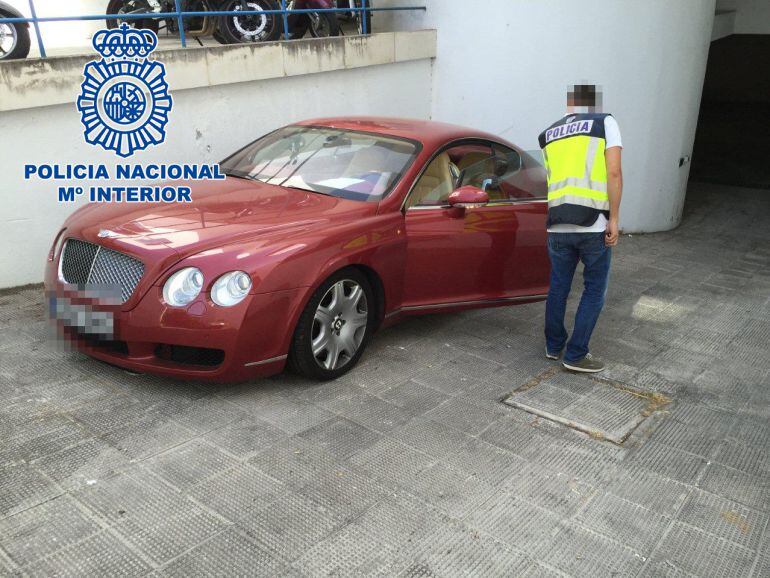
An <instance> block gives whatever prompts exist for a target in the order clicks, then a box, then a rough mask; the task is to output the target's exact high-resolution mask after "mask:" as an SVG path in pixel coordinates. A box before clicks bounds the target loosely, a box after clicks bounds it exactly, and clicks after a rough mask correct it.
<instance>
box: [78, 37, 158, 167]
mask: <svg viewBox="0 0 770 578" xmlns="http://www.w3.org/2000/svg"><path fill="white" fill-rule="evenodd" d="M93 46H94V48H95V49H96V51H97V52H98V53H99V54H101V56H102V58H101V59H99V60H93V61H91V62H89V63H88V64H86V67H85V69H84V70H83V76H84V77H85V80H84V81H83V83H82V84H81V85H80V88H81V92H80V96H79V97H78V101H77V107H78V111H80V120H81V122H82V123H83V126H84V127H85V132H84V135H85V139H86V142H88V143H89V144H92V145H94V146H100V147H102V148H103V149H105V150H108V151H109V150H111V151H114V152H115V153H116V154H117V155H118V156H121V157H124V158H126V157H130V156H131V155H133V154H134V152H136V151H140V150H144V149H146V148H147V147H148V146H150V145H157V144H161V143H163V141H164V140H165V139H166V124H167V123H168V115H169V113H170V112H171V107H172V105H173V100H172V98H171V95H170V94H169V93H168V83H167V82H166V67H165V66H164V65H163V64H162V63H160V62H158V61H156V60H149V59H148V58H147V57H148V56H149V55H150V53H151V52H152V51H153V50H155V48H156V47H157V46H158V37H157V36H156V34H155V33H154V32H152V31H151V30H135V29H133V28H129V26H128V25H127V24H122V25H121V26H120V28H116V29H114V30H100V31H99V32H97V33H96V34H95V35H94V38H93Z"/></svg>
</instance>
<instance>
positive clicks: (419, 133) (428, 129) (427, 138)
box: [295, 116, 505, 146]
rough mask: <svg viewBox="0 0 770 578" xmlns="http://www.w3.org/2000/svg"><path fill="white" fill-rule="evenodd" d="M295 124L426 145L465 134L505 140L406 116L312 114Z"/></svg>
mask: <svg viewBox="0 0 770 578" xmlns="http://www.w3.org/2000/svg"><path fill="white" fill-rule="evenodd" d="M295 124H297V125H300V126H324V127H330V128H339V129H343V130H358V131H363V132H371V133H377V134H382V135H388V136H395V137H401V138H407V139H410V140H416V141H419V142H421V143H423V145H426V146H440V145H442V144H444V143H446V142H448V141H452V140H457V139H460V138H469V137H470V138H483V139H489V140H495V141H501V142H505V140H504V139H501V138H500V137H497V136H495V135H493V134H489V133H485V132H483V131H479V130H476V129H472V128H467V127H463V126H458V125H454V124H447V123H443V122H435V121H432V120H419V119H410V118H391V117H378V116H341V117H332V118H316V119H311V120H305V121H302V122H298V123H295Z"/></svg>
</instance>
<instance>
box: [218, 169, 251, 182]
mask: <svg viewBox="0 0 770 578" xmlns="http://www.w3.org/2000/svg"><path fill="white" fill-rule="evenodd" d="M222 174H223V175H225V176H227V177H235V178H236V179H243V180H244V181H256V180H257V179H255V178H254V177H250V176H248V175H245V174H243V173H236V172H233V171H222Z"/></svg>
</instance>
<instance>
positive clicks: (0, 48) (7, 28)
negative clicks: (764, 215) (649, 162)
mask: <svg viewBox="0 0 770 578" xmlns="http://www.w3.org/2000/svg"><path fill="white" fill-rule="evenodd" d="M18 42H19V37H18V35H17V34H16V27H15V26H12V25H10V24H0V59H3V58H5V57H6V56H8V55H9V54H10V53H11V52H13V51H14V49H15V48H16V44H17V43H18Z"/></svg>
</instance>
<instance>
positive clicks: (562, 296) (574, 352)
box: [545, 233, 612, 363]
mask: <svg viewBox="0 0 770 578" xmlns="http://www.w3.org/2000/svg"><path fill="white" fill-rule="evenodd" d="M548 255H549V257H550V258H551V288H550V289H549V291H548V301H547V303H546V306H545V343H546V347H547V348H548V351H549V353H558V352H560V351H561V350H562V349H563V348H564V345H565V344H566V345H567V350H566V351H565V353H564V361H566V362H569V363H575V362H578V361H580V360H581V359H583V357H585V356H586V354H587V353H588V342H589V341H590V340H591V334H592V333H593V331H594V327H596V321H597V320H598V319H599V314H600V313H601V312H602V307H603V306H604V297H605V295H606V294H607V281H608V279H609V274H610V260H611V255H612V250H611V249H610V248H609V247H607V246H606V245H605V244H604V233H548ZM579 261H583V283H584V289H583V296H582V297H581V298H580V305H579V306H578V310H577V314H576V315H575V328H574V329H573V331H572V338H571V339H570V340H569V343H567V337H568V336H567V330H566V329H565V328H564V314H565V312H566V310H567V298H568V297H569V292H570V289H571V287H572V278H573V277H574V275H575V269H576V268H577V264H578V262H579Z"/></svg>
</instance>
